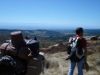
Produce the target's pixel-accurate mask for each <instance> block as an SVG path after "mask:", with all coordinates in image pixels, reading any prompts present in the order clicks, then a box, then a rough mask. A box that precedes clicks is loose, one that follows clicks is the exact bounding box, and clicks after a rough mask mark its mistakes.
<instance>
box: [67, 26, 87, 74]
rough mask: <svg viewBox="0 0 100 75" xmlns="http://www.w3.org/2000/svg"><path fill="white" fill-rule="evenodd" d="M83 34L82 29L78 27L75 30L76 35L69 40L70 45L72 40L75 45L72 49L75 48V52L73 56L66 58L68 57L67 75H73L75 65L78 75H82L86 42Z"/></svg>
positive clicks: (85, 58) (85, 56)
mask: <svg viewBox="0 0 100 75" xmlns="http://www.w3.org/2000/svg"><path fill="white" fill-rule="evenodd" d="M83 33H84V30H83V28H81V27H79V28H77V29H76V35H75V36H74V37H72V38H71V39H69V43H70V44H71V43H72V42H73V39H74V42H75V43H76V45H75V47H74V48H76V50H77V51H76V52H75V54H72V53H70V54H69V56H68V58H69V57H70V66H69V71H68V75H73V73H74V69H75V66H76V65H77V67H78V75H83V66H84V64H85V63H87V48H86V47H87V42H86V39H85V38H84V37H83ZM75 43H74V44H75ZM71 50H72V48H71Z"/></svg>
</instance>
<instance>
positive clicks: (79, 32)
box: [76, 27, 84, 36]
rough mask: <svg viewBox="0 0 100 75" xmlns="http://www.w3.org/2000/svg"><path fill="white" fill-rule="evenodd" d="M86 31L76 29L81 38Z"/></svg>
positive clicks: (80, 28)
mask: <svg viewBox="0 0 100 75" xmlns="http://www.w3.org/2000/svg"><path fill="white" fill-rule="evenodd" d="M83 33H84V30H83V28H82V27H78V28H76V34H77V35H79V36H83Z"/></svg>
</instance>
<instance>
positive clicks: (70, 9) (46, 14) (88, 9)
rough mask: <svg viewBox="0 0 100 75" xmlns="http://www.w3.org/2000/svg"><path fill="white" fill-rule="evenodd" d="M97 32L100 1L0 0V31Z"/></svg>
mask: <svg viewBox="0 0 100 75" xmlns="http://www.w3.org/2000/svg"><path fill="white" fill-rule="evenodd" d="M76 27H84V28H87V29H88V28H90V29H100V0H0V28H8V29H10V28H11V29H27V28H29V29H68V28H69V29H72V28H76Z"/></svg>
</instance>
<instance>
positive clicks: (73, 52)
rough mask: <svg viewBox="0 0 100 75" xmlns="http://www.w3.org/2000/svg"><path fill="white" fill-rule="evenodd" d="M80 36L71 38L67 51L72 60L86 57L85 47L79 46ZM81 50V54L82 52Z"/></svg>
mask: <svg viewBox="0 0 100 75" xmlns="http://www.w3.org/2000/svg"><path fill="white" fill-rule="evenodd" d="M78 40H79V37H73V38H70V39H69V45H68V48H67V53H68V54H69V58H68V59H70V60H71V61H75V62H77V61H80V60H81V59H82V58H83V57H84V53H83V48H78V47H77V44H78ZM80 52H81V54H80Z"/></svg>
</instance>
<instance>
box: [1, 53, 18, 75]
mask: <svg viewBox="0 0 100 75" xmlns="http://www.w3.org/2000/svg"><path fill="white" fill-rule="evenodd" d="M15 66H16V61H15V60H14V59H13V58H12V57H11V56H8V55H1V56H0V75H15Z"/></svg>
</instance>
